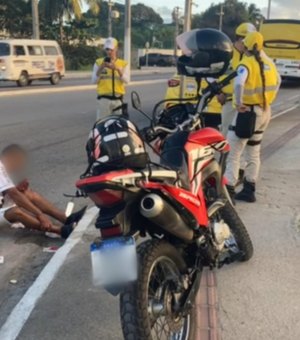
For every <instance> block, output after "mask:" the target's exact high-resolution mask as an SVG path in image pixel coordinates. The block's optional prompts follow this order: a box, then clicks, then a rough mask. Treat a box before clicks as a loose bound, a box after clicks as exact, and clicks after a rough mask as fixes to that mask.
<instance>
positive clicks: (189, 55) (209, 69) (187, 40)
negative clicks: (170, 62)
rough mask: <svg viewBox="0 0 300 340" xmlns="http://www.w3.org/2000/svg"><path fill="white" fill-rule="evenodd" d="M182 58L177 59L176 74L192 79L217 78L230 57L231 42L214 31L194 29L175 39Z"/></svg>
mask: <svg viewBox="0 0 300 340" xmlns="http://www.w3.org/2000/svg"><path fill="white" fill-rule="evenodd" d="M176 40H177V44H178V46H179V47H180V48H181V50H182V53H183V56H181V57H180V58H178V62H177V68H178V73H179V74H182V75H186V76H190V77H191V76H193V77H196V78H197V77H199V78H201V77H219V76H221V75H222V74H224V73H225V71H226V70H227V68H228V66H229V63H230V60H231V57H232V42H231V40H230V39H229V38H228V36H227V35H226V34H224V33H222V32H220V31H218V30H216V29H210V28H205V29H195V30H192V31H189V32H185V33H183V34H181V35H179V36H178V37H177V39H176Z"/></svg>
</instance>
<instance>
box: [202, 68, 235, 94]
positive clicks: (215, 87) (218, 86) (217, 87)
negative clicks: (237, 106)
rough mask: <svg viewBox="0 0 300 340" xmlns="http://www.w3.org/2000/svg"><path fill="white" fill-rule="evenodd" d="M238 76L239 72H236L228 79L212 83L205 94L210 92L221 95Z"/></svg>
mask: <svg viewBox="0 0 300 340" xmlns="http://www.w3.org/2000/svg"><path fill="white" fill-rule="evenodd" d="M236 76H237V72H236V71H234V72H232V73H230V74H229V75H228V76H227V77H226V78H224V79H223V80H221V81H215V82H213V83H211V84H210V85H209V86H208V87H207V88H206V89H205V90H204V91H203V94H206V93H208V92H210V93H211V94H214V95H216V94H219V93H220V91H221V90H222V88H223V87H225V86H227V85H229V84H230V82H231V80H233V79H234V78H235V77H236Z"/></svg>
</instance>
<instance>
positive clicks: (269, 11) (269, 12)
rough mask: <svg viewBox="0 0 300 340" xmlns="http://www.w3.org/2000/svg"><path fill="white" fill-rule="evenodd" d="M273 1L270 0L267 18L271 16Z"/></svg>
mask: <svg viewBox="0 0 300 340" xmlns="http://www.w3.org/2000/svg"><path fill="white" fill-rule="evenodd" d="M271 1H272V0H268V13H267V19H270V18H271Z"/></svg>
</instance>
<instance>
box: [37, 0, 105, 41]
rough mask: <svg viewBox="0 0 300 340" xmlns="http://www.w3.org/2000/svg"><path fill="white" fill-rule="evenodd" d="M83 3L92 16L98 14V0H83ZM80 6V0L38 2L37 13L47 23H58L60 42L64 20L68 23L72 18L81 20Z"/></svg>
mask: <svg viewBox="0 0 300 340" xmlns="http://www.w3.org/2000/svg"><path fill="white" fill-rule="evenodd" d="M85 2H86V3H87V4H88V5H89V7H90V10H91V11H92V12H93V13H94V14H98V13H99V11H100V1H99V0H85ZM82 5H83V3H82V0H40V2H39V11H40V13H41V16H42V17H44V18H46V20H47V21H48V23H53V22H56V21H58V22H59V27H60V40H61V41H62V40H63V35H64V32H63V25H64V18H66V19H67V20H68V21H70V20H71V19H72V18H73V17H75V19H76V20H80V19H81V18H82Z"/></svg>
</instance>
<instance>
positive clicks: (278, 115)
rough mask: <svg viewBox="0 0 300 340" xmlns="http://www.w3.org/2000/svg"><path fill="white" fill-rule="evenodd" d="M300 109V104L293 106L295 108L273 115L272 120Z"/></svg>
mask: <svg viewBox="0 0 300 340" xmlns="http://www.w3.org/2000/svg"><path fill="white" fill-rule="evenodd" d="M298 107H299V104H297V105H293V106H291V107H289V108H287V109H285V110H283V111H279V112H278V113H276V114H275V115H273V116H272V118H271V119H276V118H278V117H280V116H283V115H284V114H286V113H288V112H290V111H293V110H295V109H297V108H298Z"/></svg>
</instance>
